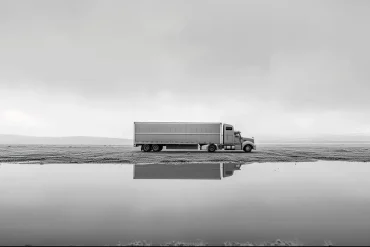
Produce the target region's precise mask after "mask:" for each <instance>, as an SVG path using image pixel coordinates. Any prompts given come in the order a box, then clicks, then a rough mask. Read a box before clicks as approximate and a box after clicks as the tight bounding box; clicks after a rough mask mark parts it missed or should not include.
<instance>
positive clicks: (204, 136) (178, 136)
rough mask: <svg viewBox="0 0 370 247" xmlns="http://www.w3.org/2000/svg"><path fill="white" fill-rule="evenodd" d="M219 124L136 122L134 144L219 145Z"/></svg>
mask: <svg viewBox="0 0 370 247" xmlns="http://www.w3.org/2000/svg"><path fill="white" fill-rule="evenodd" d="M220 125H222V124H221V123H190V122H188V123H176V122H172V123H171V122H169V123H161V122H152V123H150V122H136V123H135V144H207V143H215V144H220V140H221V138H220V136H221V127H220Z"/></svg>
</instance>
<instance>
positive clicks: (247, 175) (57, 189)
mask: <svg viewBox="0 0 370 247" xmlns="http://www.w3.org/2000/svg"><path fill="white" fill-rule="evenodd" d="M369 177H370V164H369V163H356V162H335V161H330V162H324V161H319V162H305V163H296V164H295V163H255V164H247V165H240V164H236V163H221V164H220V163H204V164H196V163H192V164H181V165H170V164H165V165H163V164H152V165H115V164H45V165H26V164H1V166H0V245H26V244H29V245H48V244H50V245H70V244H73V245H116V244H117V243H118V242H119V241H120V242H121V243H128V242H131V241H133V240H146V241H148V242H153V243H164V242H166V241H171V240H179V241H185V242H192V241H196V240H197V239H201V240H204V241H205V242H207V243H209V244H222V243H223V242H225V241H239V242H246V241H250V242H261V241H267V240H276V239H278V238H279V239H285V240H294V239H299V240H300V241H301V242H303V243H305V244H319V245H322V244H323V243H324V240H331V241H332V242H333V243H334V244H336V245H348V244H351V245H366V244H369V243H370V236H369V234H368V233H369V232H370V190H369V188H370V179H369Z"/></svg>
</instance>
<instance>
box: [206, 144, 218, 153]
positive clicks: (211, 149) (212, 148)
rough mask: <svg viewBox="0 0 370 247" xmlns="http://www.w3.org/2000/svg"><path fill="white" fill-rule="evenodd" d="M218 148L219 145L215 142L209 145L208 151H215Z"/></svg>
mask: <svg viewBox="0 0 370 247" xmlns="http://www.w3.org/2000/svg"><path fill="white" fill-rule="evenodd" d="M216 149H217V147H216V146H215V145H214V144H211V145H209V146H208V152H211V153H213V152H214V151H216Z"/></svg>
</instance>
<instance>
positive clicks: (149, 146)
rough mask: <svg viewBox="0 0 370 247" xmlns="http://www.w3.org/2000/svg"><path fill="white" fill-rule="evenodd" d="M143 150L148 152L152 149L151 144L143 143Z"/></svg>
mask: <svg viewBox="0 0 370 247" xmlns="http://www.w3.org/2000/svg"><path fill="white" fill-rule="evenodd" d="M143 151H144V152H150V151H152V145H150V144H144V145H143Z"/></svg>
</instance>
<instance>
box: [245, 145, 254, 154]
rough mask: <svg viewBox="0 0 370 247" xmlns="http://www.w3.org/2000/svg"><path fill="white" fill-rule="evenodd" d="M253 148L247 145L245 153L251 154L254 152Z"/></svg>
mask: <svg viewBox="0 0 370 247" xmlns="http://www.w3.org/2000/svg"><path fill="white" fill-rule="evenodd" d="M252 149H253V147H252V146H251V145H245V146H244V149H243V150H244V152H246V153H250V152H251V151H252Z"/></svg>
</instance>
